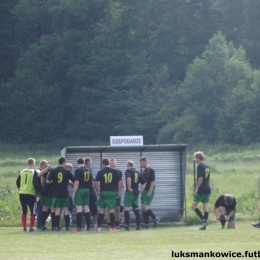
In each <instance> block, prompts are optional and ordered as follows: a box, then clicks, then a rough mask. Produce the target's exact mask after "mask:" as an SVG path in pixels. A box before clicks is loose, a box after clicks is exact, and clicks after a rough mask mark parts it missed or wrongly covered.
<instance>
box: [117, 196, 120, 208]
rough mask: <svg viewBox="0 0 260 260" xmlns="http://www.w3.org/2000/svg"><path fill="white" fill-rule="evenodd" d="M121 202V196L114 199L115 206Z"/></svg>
mask: <svg viewBox="0 0 260 260" xmlns="http://www.w3.org/2000/svg"><path fill="white" fill-rule="evenodd" d="M120 204H121V196H120V197H119V198H117V199H116V207H119V206H120Z"/></svg>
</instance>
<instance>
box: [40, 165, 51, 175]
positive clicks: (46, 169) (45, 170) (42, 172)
mask: <svg viewBox="0 0 260 260" xmlns="http://www.w3.org/2000/svg"><path fill="white" fill-rule="evenodd" d="M50 168H51V164H48V166H47V167H46V168H45V169H43V170H42V171H40V172H39V173H38V177H41V176H42V175H43V174H44V173H46V172H47V171H48V170H49V169H50Z"/></svg>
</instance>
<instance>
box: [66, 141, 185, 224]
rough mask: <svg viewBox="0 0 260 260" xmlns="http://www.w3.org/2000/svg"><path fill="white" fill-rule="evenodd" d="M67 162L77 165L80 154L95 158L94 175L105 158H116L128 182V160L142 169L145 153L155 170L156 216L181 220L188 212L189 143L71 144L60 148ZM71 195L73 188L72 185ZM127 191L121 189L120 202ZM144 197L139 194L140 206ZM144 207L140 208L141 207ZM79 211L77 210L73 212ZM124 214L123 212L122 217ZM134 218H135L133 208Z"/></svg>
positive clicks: (153, 205) (93, 161) (122, 201)
mask: <svg viewBox="0 0 260 260" xmlns="http://www.w3.org/2000/svg"><path fill="white" fill-rule="evenodd" d="M61 155H62V156H64V157H66V159H67V161H68V163H71V164H72V165H73V174H74V170H75V169H76V167H77V164H76V160H77V158H79V157H83V158H85V157H90V158H91V159H92V172H93V175H94V176H95V175H96V174H97V172H98V171H99V170H100V169H101V164H100V162H101V160H102V159H103V158H115V159H116V161H117V168H118V169H119V170H121V171H122V173H123V181H124V183H125V170H126V162H127V161H128V160H133V161H134V162H135V168H136V169H137V170H138V171H140V172H142V169H141V168H140V163H139V159H140V157H141V156H145V157H147V159H148V162H149V165H150V166H151V167H152V168H154V170H155V180H156V185H155V186H156V187H155V196H154V199H153V201H152V203H151V205H150V206H151V209H152V210H153V212H154V213H155V215H156V216H159V217H160V218H162V219H165V220H178V219H180V217H181V216H182V215H183V213H184V212H185V208H184V206H185V175H186V145H144V146H137V147H110V146H98V147H97V146H68V147H65V148H64V149H63V150H62V151H61ZM69 192H70V196H71V194H72V188H69ZM124 195H125V194H124V192H123V190H122V191H121V205H122V206H123V205H124ZM140 206H141V200H140V196H139V207H140ZM140 209H141V207H140ZM74 214H76V213H75V211H74V212H73V215H74ZM123 215H124V214H123V213H121V218H123V217H124V216H123ZM130 216H131V219H133V218H134V214H133V212H132V210H130Z"/></svg>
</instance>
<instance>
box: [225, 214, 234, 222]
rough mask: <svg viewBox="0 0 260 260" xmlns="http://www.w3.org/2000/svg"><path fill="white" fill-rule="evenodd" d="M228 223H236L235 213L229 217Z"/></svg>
mask: <svg viewBox="0 0 260 260" xmlns="http://www.w3.org/2000/svg"><path fill="white" fill-rule="evenodd" d="M228 214H229V213H227V214H226V215H227V216H228ZM228 221H236V212H234V214H233V215H231V217H230V218H229V220H228Z"/></svg>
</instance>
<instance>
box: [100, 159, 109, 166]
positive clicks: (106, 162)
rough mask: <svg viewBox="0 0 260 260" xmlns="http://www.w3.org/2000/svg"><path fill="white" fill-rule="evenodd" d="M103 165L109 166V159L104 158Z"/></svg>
mask: <svg viewBox="0 0 260 260" xmlns="http://www.w3.org/2000/svg"><path fill="white" fill-rule="evenodd" d="M101 163H102V164H104V165H109V159H108V158H104V159H102V161H101Z"/></svg>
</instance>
